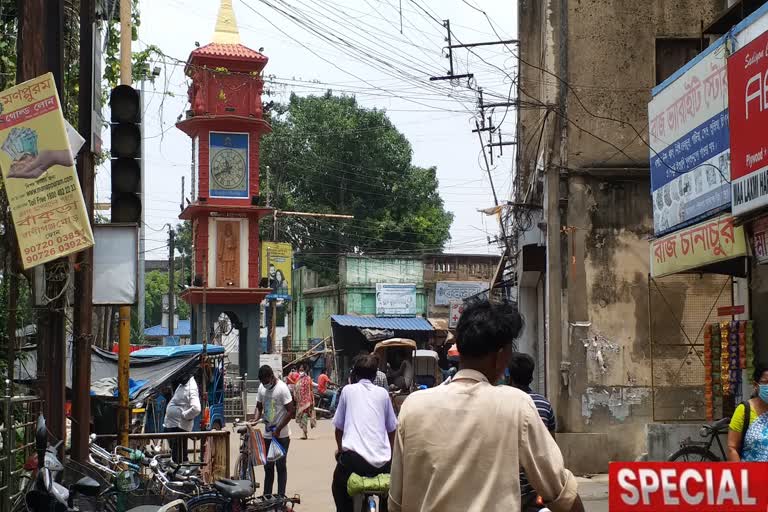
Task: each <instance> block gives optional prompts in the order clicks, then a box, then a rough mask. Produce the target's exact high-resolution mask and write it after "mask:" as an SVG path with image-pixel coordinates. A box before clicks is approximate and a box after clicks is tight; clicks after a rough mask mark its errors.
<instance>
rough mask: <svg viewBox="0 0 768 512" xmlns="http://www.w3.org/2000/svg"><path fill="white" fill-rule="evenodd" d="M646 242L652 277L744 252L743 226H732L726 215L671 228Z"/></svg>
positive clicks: (729, 257) (695, 266) (730, 218)
mask: <svg viewBox="0 0 768 512" xmlns="http://www.w3.org/2000/svg"><path fill="white" fill-rule="evenodd" d="M650 245H651V275H652V276H653V277H662V276H666V275H670V274H675V273H677V272H684V271H686V270H692V269H695V268H698V267H702V266H704V265H709V264H711V263H717V262H719V261H725V260H729V259H731V258H736V257H738V256H746V255H747V243H746V239H745V236H744V228H743V227H741V226H735V225H734V221H733V217H732V216H730V215H722V216H720V217H718V218H716V219H711V220H708V221H704V222H702V223H700V224H696V225H694V226H691V227H688V228H684V229H681V230H679V231H675V232H674V233H672V234H669V235H667V236H664V237H661V238H658V239H656V240H652V241H651V244H650Z"/></svg>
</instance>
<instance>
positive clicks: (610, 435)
mask: <svg viewBox="0 0 768 512" xmlns="http://www.w3.org/2000/svg"><path fill="white" fill-rule="evenodd" d="M518 5H519V13H520V16H519V25H518V26H519V39H520V57H521V63H520V90H519V98H520V100H521V113H520V122H519V126H518V140H521V141H522V142H523V145H522V146H521V148H520V157H519V161H518V166H519V170H520V173H521V178H520V183H519V184H518V186H517V188H516V200H517V201H520V202H528V203H530V204H535V205H541V206H543V207H544V213H545V217H544V218H545V220H546V222H547V224H548V225H547V230H548V232H547V244H548V260H547V272H546V275H545V279H546V283H547V286H546V287H545V288H546V292H545V293H546V296H547V298H546V301H545V309H546V313H545V316H546V322H545V323H546V329H545V336H546V340H545V344H547V347H546V348H547V351H546V352H547V375H546V376H545V377H546V378H547V383H548V386H547V392H548V395H549V396H550V398H551V399H553V401H554V402H555V404H556V413H557V415H558V419H559V420H560V421H559V423H560V426H561V429H562V430H563V431H564V432H565V433H567V435H562V436H560V435H559V436H558V442H559V443H560V444H561V447H562V448H563V452H564V454H565V456H566V460H567V462H569V464H571V465H572V466H573V467H574V468H577V467H578V468H579V470H584V471H592V472H594V471H603V470H606V469H607V462H608V461H609V460H631V459H634V458H635V457H636V456H637V455H639V454H640V453H642V452H644V451H645V448H644V447H645V444H646V433H645V425H646V423H649V422H651V421H652V410H651V389H650V385H651V383H650V381H651V374H650V355H649V332H648V331H649V327H648V326H649V321H648V318H649V312H648V293H649V292H648V279H647V275H648V271H649V248H648V237H649V236H650V235H651V233H652V227H653V221H652V216H651V212H652V210H651V202H650V183H649V173H648V162H649V149H648V147H647V145H646V144H645V143H644V142H643V140H641V137H642V138H643V139H645V140H647V125H648V119H647V104H648V101H649V100H650V98H651V92H650V91H651V88H652V87H654V86H655V85H656V81H657V72H656V68H657V65H660V64H661V63H659V62H657V45H659V44H663V42H660V40H663V39H668V38H689V39H695V38H698V37H699V35H700V26H701V23H702V22H703V23H704V24H707V23H708V22H709V21H711V20H712V19H713V18H714V17H715V15H716V13H717V12H719V11H720V10H721V9H722V8H724V7H725V2H724V1H723V0H648V1H644V2H626V1H623V0H541V1H539V0H519V1H518ZM545 190H546V192H547V193H544V192H545ZM553 222H554V224H553ZM557 233H560V236H559V237H558V236H557ZM560 280H562V284H561V285H560V286H558V285H559V281H560ZM523 299H524V297H523V296H522V295H521V302H524V300H523ZM529 342H530V341H526V343H529ZM548 344H551V347H549V346H548ZM550 348H551V350H550ZM619 441H621V442H619ZM593 445H599V446H601V447H602V448H603V449H602V450H597V451H595V450H590V449H589V447H590V446H593ZM595 453H599V454H600V456H599V457H596V456H595Z"/></svg>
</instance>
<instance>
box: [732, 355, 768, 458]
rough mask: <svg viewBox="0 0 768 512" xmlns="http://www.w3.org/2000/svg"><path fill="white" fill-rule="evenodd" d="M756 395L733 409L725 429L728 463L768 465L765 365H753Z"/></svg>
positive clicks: (766, 377) (767, 390)
mask: <svg viewBox="0 0 768 512" xmlns="http://www.w3.org/2000/svg"><path fill="white" fill-rule="evenodd" d="M753 379H754V384H755V395H754V397H753V398H751V399H749V400H748V401H746V402H744V403H742V404H740V405H739V406H738V407H736V410H735V411H734V412H733V417H732V418H731V423H730V425H729V429H728V461H729V462H768V414H766V413H768V365H765V364H756V365H755V373H754V375H753Z"/></svg>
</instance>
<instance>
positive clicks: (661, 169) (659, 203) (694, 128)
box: [648, 40, 731, 236]
mask: <svg viewBox="0 0 768 512" xmlns="http://www.w3.org/2000/svg"><path fill="white" fill-rule="evenodd" d="M726 53H727V52H726V51H725V46H724V44H723V40H721V41H719V42H718V43H715V44H713V45H712V46H710V47H709V48H707V50H705V51H704V52H703V53H702V54H700V55H699V56H698V57H696V58H695V59H693V60H692V61H691V62H690V63H689V64H687V65H686V66H684V67H683V68H682V69H681V70H679V71H678V72H676V73H675V74H674V75H672V76H671V77H670V78H669V79H667V80H666V81H665V82H663V83H662V84H660V85H659V86H658V87H656V88H655V89H654V90H653V94H654V97H653V99H652V100H651V102H650V103H649V104H648V119H649V128H648V132H649V136H650V137H649V142H650V146H651V154H650V162H651V193H652V198H653V225H654V231H655V234H656V236H660V235H663V234H665V233H669V232H671V231H674V230H676V229H679V228H681V227H684V226H688V225H691V224H693V223H695V222H698V221H700V220H703V219H706V218H709V217H712V216H714V215H716V214H718V213H719V212H721V211H723V210H726V209H728V208H730V205H731V188H730V184H729V179H730V133H729V129H728V77H727V67H726V57H727V55H726Z"/></svg>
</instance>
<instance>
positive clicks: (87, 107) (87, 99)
mask: <svg viewBox="0 0 768 512" xmlns="http://www.w3.org/2000/svg"><path fill="white" fill-rule="evenodd" d="M94 23H95V4H94V0H80V77H79V79H80V84H79V85H80V90H79V96H78V104H79V105H80V109H79V119H78V129H79V130H80V135H81V136H82V137H83V138H84V139H85V144H84V145H83V149H82V151H81V152H80V155H79V157H78V161H77V174H78V178H79V179H80V188H81V189H82V191H83V198H84V199H85V208H86V210H87V212H88V221H89V222H90V223H91V225H93V201H94V193H95V191H94V181H93V179H94V167H95V158H94V155H93V150H92V149H93V148H91V140H92V137H91V130H92V129H93V127H92V111H93V108H94V107H97V108H98V105H93V101H94V99H93V98H94V95H93V90H94V80H100V79H101V77H95V76H94V73H93V70H94V65H93V64H94V62H93V61H94V55H93V28H94ZM75 297H76V299H75V304H74V310H75V312H74V344H73V351H72V452H71V456H72V458H74V459H75V460H76V461H77V462H79V463H81V464H85V463H86V462H87V461H88V452H89V450H88V442H89V439H88V436H89V435H90V432H91V394H90V390H91V345H93V249H92V248H91V249H87V250H85V251H82V252H81V253H80V254H79V269H78V270H77V271H76V272H75Z"/></svg>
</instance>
